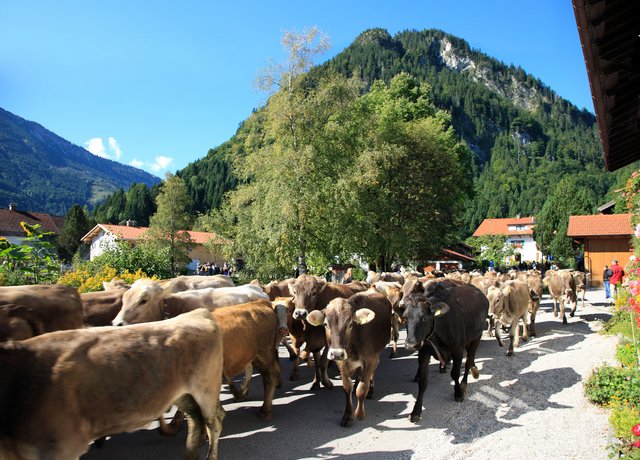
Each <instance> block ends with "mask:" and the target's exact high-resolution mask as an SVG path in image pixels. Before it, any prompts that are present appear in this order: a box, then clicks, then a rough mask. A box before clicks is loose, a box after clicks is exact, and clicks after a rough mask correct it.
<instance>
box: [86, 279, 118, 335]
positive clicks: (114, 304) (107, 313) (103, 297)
mask: <svg viewBox="0 0 640 460" xmlns="http://www.w3.org/2000/svg"><path fill="white" fill-rule="evenodd" d="M128 289H129V288H128V287H120V288H118V287H116V288H112V289H107V290H105V291H97V292H85V293H82V294H80V301H81V302H82V315H83V322H84V324H85V325H86V326H111V322H112V321H113V319H114V318H115V317H116V315H117V314H118V312H119V311H120V309H121V308H122V296H123V295H124V293H125V292H127V290H128Z"/></svg>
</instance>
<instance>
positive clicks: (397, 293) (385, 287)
mask: <svg viewBox="0 0 640 460" xmlns="http://www.w3.org/2000/svg"><path fill="white" fill-rule="evenodd" d="M413 281H416V282H420V281H418V279H417V278H411V279H410V280H407V282H406V283H405V284H407V283H411V282H413ZM372 287H373V288H374V289H375V290H376V291H378V292H380V293H382V294H384V295H385V296H387V299H389V303H391V309H392V315H391V353H390V355H389V357H390V358H395V357H396V355H397V353H398V339H399V338H400V326H401V325H402V324H403V323H404V321H403V319H402V313H401V312H400V300H402V286H401V285H400V283H397V282H390V281H378V282H376V283H374V284H373V286H372Z"/></svg>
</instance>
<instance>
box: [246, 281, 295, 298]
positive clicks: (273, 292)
mask: <svg viewBox="0 0 640 460" xmlns="http://www.w3.org/2000/svg"><path fill="white" fill-rule="evenodd" d="M295 280H296V279H295V278H288V279H286V280H284V281H271V282H270V283H268V284H267V285H265V286H262V290H263V291H264V292H266V294H267V295H268V296H269V299H270V300H272V301H273V300H276V299H277V298H278V297H289V284H291V283H293V282H295ZM252 284H253V282H252Z"/></svg>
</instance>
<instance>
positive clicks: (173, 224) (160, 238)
mask: <svg viewBox="0 0 640 460" xmlns="http://www.w3.org/2000/svg"><path fill="white" fill-rule="evenodd" d="M156 204H157V212H156V213H155V214H154V215H153V216H151V222H150V227H149V231H148V232H147V240H148V242H149V243H151V244H154V245H155V246H156V247H158V249H159V250H168V256H169V266H170V271H171V276H175V275H176V274H177V273H180V272H182V271H184V269H185V266H186V264H187V263H188V262H189V260H190V259H189V250H190V249H191V246H192V244H191V237H190V235H189V232H188V231H187V230H188V229H189V228H190V227H191V223H192V217H191V216H190V215H189V213H188V209H189V208H190V206H191V199H190V198H189V195H188V194H187V188H186V186H185V184H184V181H183V180H182V179H181V178H180V177H178V176H174V175H172V174H170V173H167V175H166V177H165V181H164V184H163V187H162V189H161V191H160V193H159V194H158V197H157V198H156Z"/></svg>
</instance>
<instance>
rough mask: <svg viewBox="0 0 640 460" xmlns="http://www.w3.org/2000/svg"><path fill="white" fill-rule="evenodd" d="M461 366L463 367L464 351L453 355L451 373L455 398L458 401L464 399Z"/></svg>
mask: <svg viewBox="0 0 640 460" xmlns="http://www.w3.org/2000/svg"><path fill="white" fill-rule="evenodd" d="M460 367H462V353H460V354H458V355H454V356H453V364H452V365H451V374H450V375H451V378H452V379H453V399H455V400H456V401H458V402H462V401H464V391H463V390H462V386H461V385H460Z"/></svg>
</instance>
